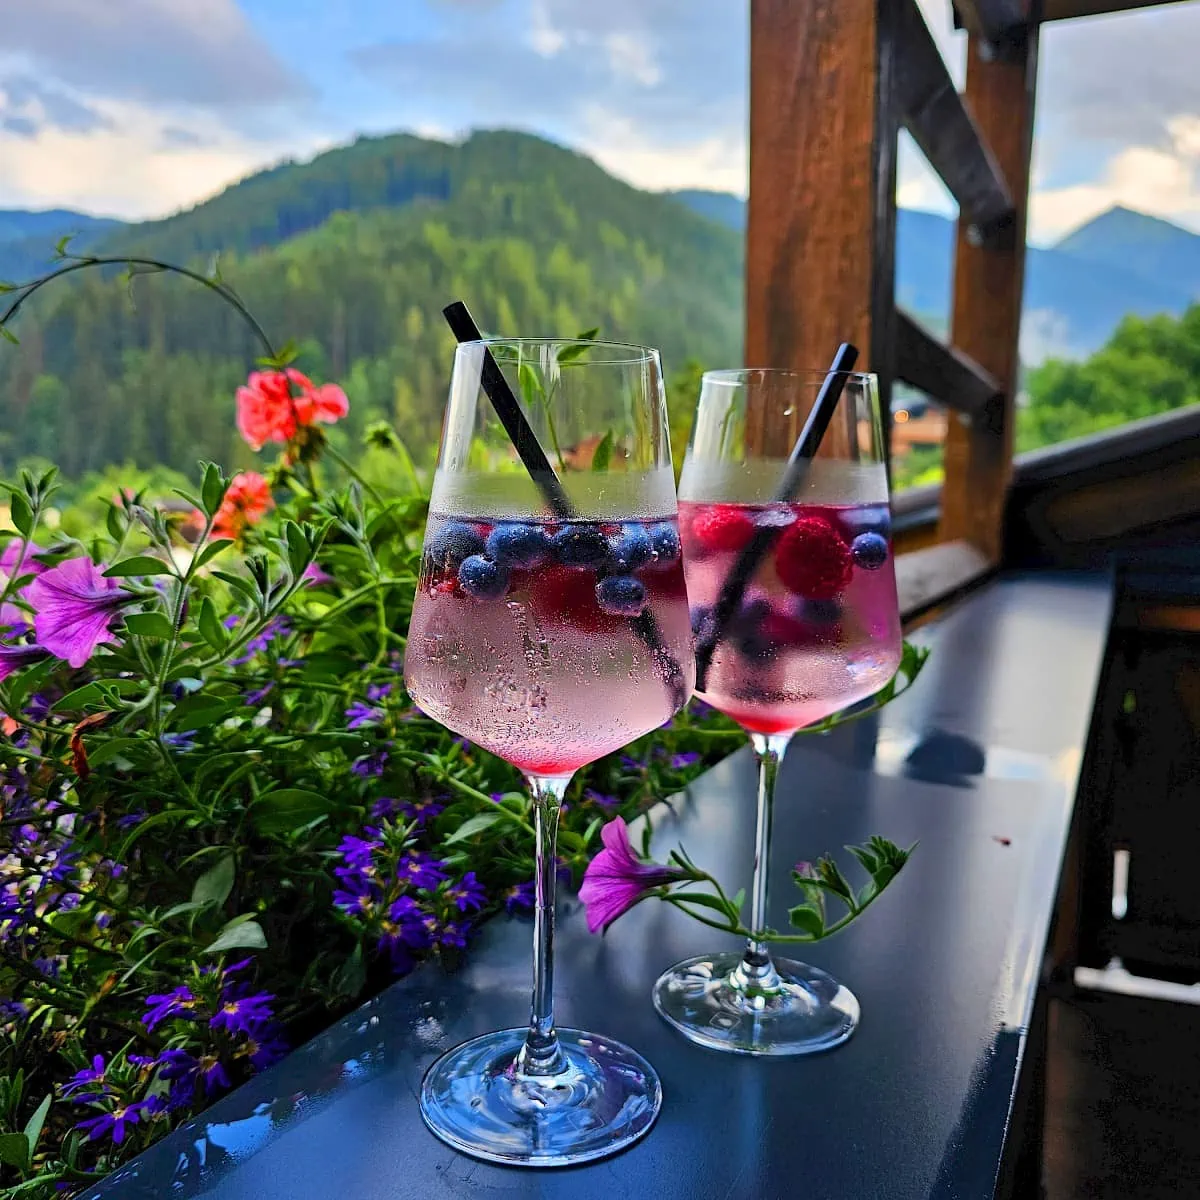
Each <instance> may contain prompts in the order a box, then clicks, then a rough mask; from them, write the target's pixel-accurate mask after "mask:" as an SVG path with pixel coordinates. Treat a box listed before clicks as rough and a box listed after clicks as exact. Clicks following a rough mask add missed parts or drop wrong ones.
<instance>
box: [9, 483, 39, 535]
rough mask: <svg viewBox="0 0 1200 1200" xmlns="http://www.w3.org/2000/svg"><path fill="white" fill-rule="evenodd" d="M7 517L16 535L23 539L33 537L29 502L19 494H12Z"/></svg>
mask: <svg viewBox="0 0 1200 1200" xmlns="http://www.w3.org/2000/svg"><path fill="white" fill-rule="evenodd" d="M9 516H10V518H11V519H12V523H13V525H15V526H16V528H17V532H18V533H21V534H23V535H24V536H25V537H32V536H33V509H32V508H30V507H29V501H28V500H26V499H25V497H24V496H23V495H22V494H21V493H20V492H13V493H12V499H11V501H10V506H9Z"/></svg>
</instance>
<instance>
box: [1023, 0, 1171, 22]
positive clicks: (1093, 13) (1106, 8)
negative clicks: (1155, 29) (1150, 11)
mask: <svg viewBox="0 0 1200 1200" xmlns="http://www.w3.org/2000/svg"><path fill="white" fill-rule="evenodd" d="M1179 3H1181V0H1046V11H1045V14H1044V15H1043V17H1042V20H1043V21H1065V20H1069V19H1070V18H1071V17H1098V16H1101V15H1102V14H1104V13H1118V12H1130V11H1132V10H1133V9H1135V8H1164V7H1165V6H1166V5H1167V4H1179Z"/></svg>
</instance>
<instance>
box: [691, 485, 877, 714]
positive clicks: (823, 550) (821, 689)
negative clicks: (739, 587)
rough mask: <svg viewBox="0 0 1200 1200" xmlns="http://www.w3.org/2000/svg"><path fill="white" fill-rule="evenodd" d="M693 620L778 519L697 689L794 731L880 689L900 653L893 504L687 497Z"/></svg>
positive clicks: (702, 628) (733, 710) (704, 614)
mask: <svg viewBox="0 0 1200 1200" xmlns="http://www.w3.org/2000/svg"><path fill="white" fill-rule="evenodd" d="M679 509H680V520H681V531H682V535H683V546H684V561H685V567H686V573H687V588H688V595H689V598H690V601H691V612H692V628H693V630H694V631H695V634H696V636H697V638H698V639H702V638H704V637H705V635H706V633H707V632H709V631H710V628H711V621H712V613H713V607H714V606H715V604H716V601H717V597H718V596H719V595H720V594H721V590H722V588H723V587H724V586H725V584H726V581H727V580H728V578H729V575H730V573H731V572H732V571H733V569H734V566H735V564H736V563H737V560H738V555H739V553H740V551H741V550H742V548H743V547H744V546H745V544H746V543H747V542H748V541H749V540H750V538H751V537H752V535H753V533H754V530H755V528H756V527H761V526H763V525H768V526H773V527H774V528H776V529H777V530H778V533H777V535H776V539H775V542H774V544H773V546H772V548H771V551H770V553H769V554H768V555H767V556H766V557H765V558H764V559H763V561H762V562H761V563H760V564H759V566H758V568H757V570H756V571H755V573H754V576H753V578H752V579H751V580H750V581H749V583H748V585H747V587H746V590H745V593H744V595H743V599H742V603H741V605H740V607H739V609H738V611H737V613H736V614H735V615H734V617H733V619H732V621H731V622H730V624H729V627H728V630H727V631H726V632H725V634H724V636H723V637H722V638H721V639H720V641H719V642H718V644H717V647H716V650H715V652H714V654H713V659H712V664H711V666H710V668H709V671H708V677H707V679H706V681H705V690H704V691H702V692H700V693H698V694H699V695H701V696H702V697H703V698H704V699H705V700H706V701H707V702H708V703H709V704H711V705H713V706H714V707H715V708H717V709H720V711H721V712H723V713H726V714H727V715H728V716H730V717H732V718H733V719H734V720H735V721H737V722H738V724H740V725H741V726H742V727H743V728H745V729H747V730H749V731H750V732H752V733H763V734H774V733H781V732H791V731H793V730H795V729H800V728H803V727H804V726H806V725H811V724H813V723H814V722H816V721H820V720H821V719H823V718H824V717H827V716H830V715H831V714H832V713H835V712H838V711H839V710H841V709H843V708H846V707H847V706H849V705H851V704H853V703H855V702H856V701H859V700H863V699H865V698H866V697H868V696H870V695H873V694H874V693H875V692H877V691H878V690H879V689H880V688H881V687H883V686H884V684H886V683H887V681H888V680H889V679H890V678H891V677H892V676H893V675H894V674H895V672H896V668H897V667H898V666H899V664H900V654H901V632H900V620H899V615H898V610H897V603H896V575H895V568H894V565H893V558H892V551H891V543H890V536H889V532H890V520H889V513H888V508H887V506H886V505H866V504H856V505H834V504H812V503H808V504H749V503H743V504H734V503H700V502H695V501H681V502H680V505H679Z"/></svg>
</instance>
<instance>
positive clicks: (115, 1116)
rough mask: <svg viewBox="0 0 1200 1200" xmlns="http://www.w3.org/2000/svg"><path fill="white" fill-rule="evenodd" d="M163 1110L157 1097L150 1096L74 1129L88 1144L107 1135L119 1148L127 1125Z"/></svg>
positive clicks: (80, 1123)
mask: <svg viewBox="0 0 1200 1200" xmlns="http://www.w3.org/2000/svg"><path fill="white" fill-rule="evenodd" d="M164 1108H165V1105H164V1104H163V1102H162V1100H161V1099H160V1098H159V1097H158V1096H150V1097H148V1098H147V1099H145V1100H139V1101H138V1102H137V1103H136V1104H128V1105H126V1106H125V1107H123V1108H116V1109H113V1111H112V1112H106V1113H101V1114H100V1115H99V1116H98V1117H91V1118H90V1119H89V1120H86V1121H80V1122H79V1123H78V1124H77V1125H76V1126H75V1128H76V1129H78V1130H79V1131H80V1132H81V1133H86V1134H87V1138H88V1141H89V1142H95V1141H98V1140H99V1139H100V1138H102V1137H104V1136H105V1135H109V1136H111V1137H112V1140H113V1145H114V1146H119V1145H120V1144H121V1143H122V1142H123V1141H124V1140H125V1127H126V1126H127V1125H136V1124H137V1123H138V1121H139V1120H140V1119H141V1118H142V1117H144V1116H145V1117H149V1116H153V1115H155V1114H156V1113H159V1112H162V1111H163V1109H164Z"/></svg>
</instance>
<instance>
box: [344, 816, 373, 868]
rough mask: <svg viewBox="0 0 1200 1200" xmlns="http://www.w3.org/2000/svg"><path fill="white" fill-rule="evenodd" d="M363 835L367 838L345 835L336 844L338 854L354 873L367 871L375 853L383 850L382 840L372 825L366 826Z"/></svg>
mask: <svg viewBox="0 0 1200 1200" xmlns="http://www.w3.org/2000/svg"><path fill="white" fill-rule="evenodd" d="M363 833H365V834H367V835H368V836H367V837H365V838H362V837H355V836H354V835H353V834H347V835H346V836H345V837H344V838H342V840H341V842H340V843H339V844H338V853H339V854H340V855H341V856H342V858H344V859H345V860H346V865H347V866H349V867H352V868H353V869H354V870H356V871H366V870H368V869H369V868H370V866H371V859H372V857H373V856H374V854H375V851H376V850H382V849H383V840H382V838H381V837H380V836H379V830H378V829H377V828H376V827H375V826H374V825H368V826H366V827H365V828H364V829H363Z"/></svg>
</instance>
